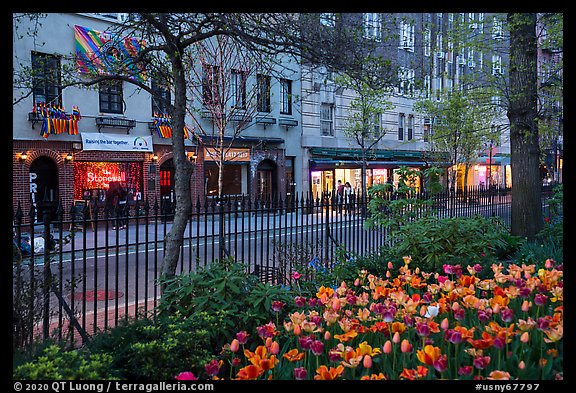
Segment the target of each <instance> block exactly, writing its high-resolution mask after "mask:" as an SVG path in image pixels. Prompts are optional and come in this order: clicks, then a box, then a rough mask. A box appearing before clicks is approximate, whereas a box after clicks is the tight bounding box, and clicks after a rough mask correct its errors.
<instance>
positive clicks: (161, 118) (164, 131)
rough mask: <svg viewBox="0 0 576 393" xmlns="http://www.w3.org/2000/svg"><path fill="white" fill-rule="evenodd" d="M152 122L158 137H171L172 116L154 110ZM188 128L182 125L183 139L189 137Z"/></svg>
mask: <svg viewBox="0 0 576 393" xmlns="http://www.w3.org/2000/svg"><path fill="white" fill-rule="evenodd" d="M152 122H153V124H154V127H155V128H156V132H157V133H158V136H159V137H160V138H163V139H166V138H172V117H171V116H170V115H167V114H165V113H158V112H154V115H153V116H152ZM189 130H190V129H189V128H188V126H187V125H184V139H189V138H190V131H189Z"/></svg>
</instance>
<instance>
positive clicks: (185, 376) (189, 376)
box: [174, 371, 198, 381]
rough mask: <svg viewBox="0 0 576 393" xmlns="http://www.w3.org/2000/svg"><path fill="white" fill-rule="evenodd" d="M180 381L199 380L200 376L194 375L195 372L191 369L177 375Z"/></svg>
mask: <svg viewBox="0 0 576 393" xmlns="http://www.w3.org/2000/svg"><path fill="white" fill-rule="evenodd" d="M174 378H176V379H177V380H178V381H197V380H198V378H197V377H196V376H195V375H194V373H192V372H190V371H182V372H181V373H180V374H178V375H176V377H174Z"/></svg>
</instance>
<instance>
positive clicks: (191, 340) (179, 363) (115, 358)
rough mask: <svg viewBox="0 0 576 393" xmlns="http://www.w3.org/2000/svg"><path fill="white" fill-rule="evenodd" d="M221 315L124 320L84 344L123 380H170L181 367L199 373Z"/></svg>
mask: <svg viewBox="0 0 576 393" xmlns="http://www.w3.org/2000/svg"><path fill="white" fill-rule="evenodd" d="M225 317H226V315H225V313H222V312H220V313H215V314H211V315H210V314H208V313H203V312H200V313H196V314H194V315H190V316H187V317H185V316H182V315H178V314H175V315H170V316H166V317H161V318H158V319H150V318H140V319H135V320H124V321H123V322H121V324H120V325H118V326H116V327H114V328H112V329H110V330H109V331H106V332H102V333H99V334H98V335H96V336H94V338H93V339H92V340H91V341H90V342H89V343H88V345H87V348H88V349H89V350H90V351H91V353H93V354H102V355H107V356H110V357H111V358H112V366H113V367H114V369H116V370H117V372H118V375H120V376H121V377H122V378H126V379H137V380H154V379H156V380H158V379H172V378H173V377H174V376H175V375H176V374H178V372H179V371H180V370H181V368H182V367H183V365H186V367H187V368H190V369H192V370H194V371H195V372H196V373H199V372H200V371H202V370H203V368H204V365H205V364H206V363H207V361H208V360H209V357H210V356H211V355H212V354H213V351H214V350H213V348H214V347H213V345H214V343H215V341H216V337H217V335H218V332H219V327H220V326H221V324H222V320H223V319H224V318H225Z"/></svg>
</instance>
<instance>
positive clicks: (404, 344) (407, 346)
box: [400, 339, 412, 353]
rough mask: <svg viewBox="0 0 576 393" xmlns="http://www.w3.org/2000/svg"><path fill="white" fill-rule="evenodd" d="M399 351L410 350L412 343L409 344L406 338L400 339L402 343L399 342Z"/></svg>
mask: <svg viewBox="0 0 576 393" xmlns="http://www.w3.org/2000/svg"><path fill="white" fill-rule="evenodd" d="M400 351H402V353H406V352H412V344H410V341H408V340H407V339H404V340H402V343H401V344H400Z"/></svg>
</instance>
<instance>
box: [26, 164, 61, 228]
mask: <svg viewBox="0 0 576 393" xmlns="http://www.w3.org/2000/svg"><path fill="white" fill-rule="evenodd" d="M29 179H30V196H31V199H32V205H33V206H34V208H35V209H36V220H37V222H44V211H45V209H46V208H48V210H49V211H50V218H49V219H50V221H55V220H56V219H57V214H56V209H57V208H58V200H59V199H60V195H59V192H58V189H59V185H58V165H56V162H54V160H52V159H51V158H50V157H46V156H41V157H38V158H37V159H35V160H34V161H33V162H32V164H31V165H30V176H29ZM43 203H46V204H47V205H46V207H44V206H43Z"/></svg>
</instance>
